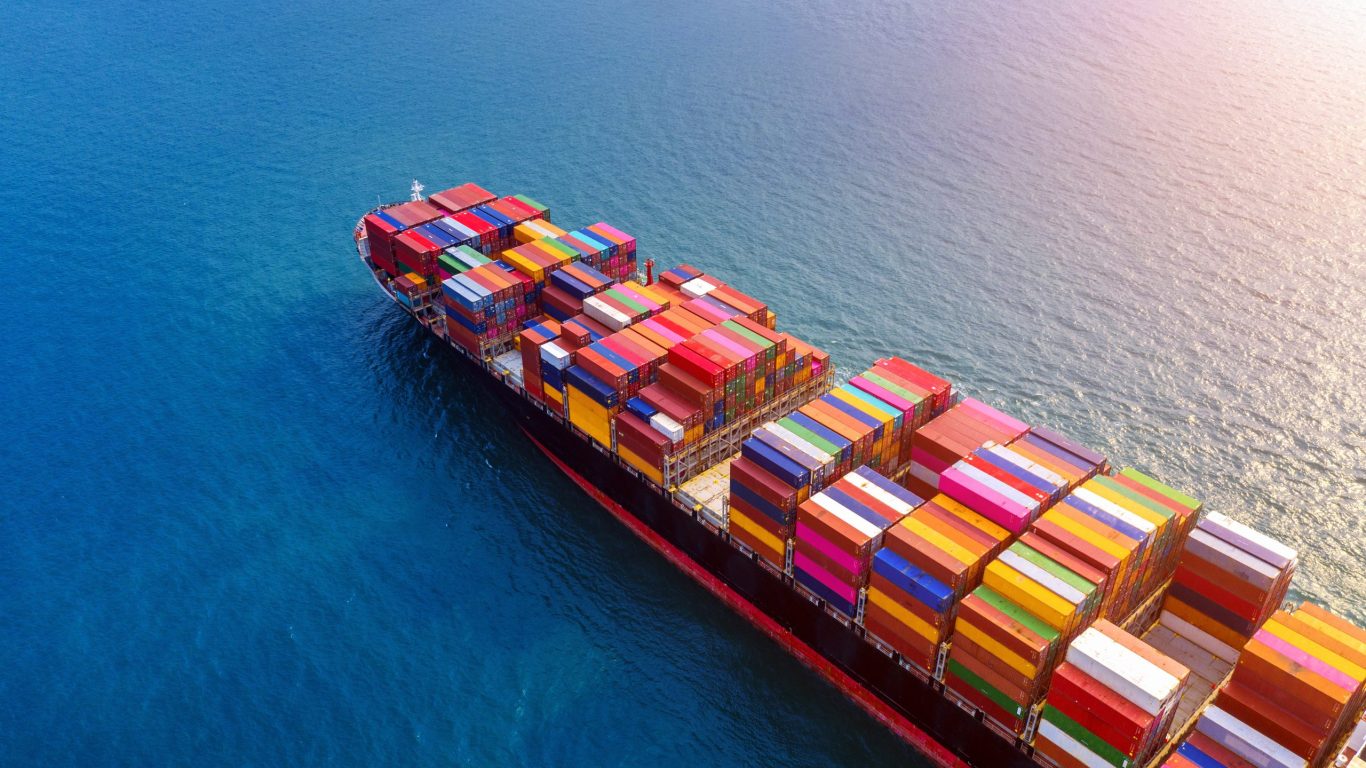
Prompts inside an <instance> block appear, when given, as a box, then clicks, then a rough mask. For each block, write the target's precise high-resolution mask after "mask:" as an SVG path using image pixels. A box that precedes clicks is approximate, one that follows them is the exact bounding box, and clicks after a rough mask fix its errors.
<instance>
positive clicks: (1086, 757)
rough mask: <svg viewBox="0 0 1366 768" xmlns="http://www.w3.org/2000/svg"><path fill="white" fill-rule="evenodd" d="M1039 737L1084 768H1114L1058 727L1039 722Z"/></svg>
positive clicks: (1044, 721) (1045, 721)
mask: <svg viewBox="0 0 1366 768" xmlns="http://www.w3.org/2000/svg"><path fill="white" fill-rule="evenodd" d="M1039 735H1040V736H1043V737H1044V738H1046V739H1048V740H1049V741H1051V742H1053V743H1054V744H1056V745H1058V746H1059V747H1062V749H1063V750H1064V751H1065V752H1067V754H1069V755H1071V756H1072V757H1075V758H1076V759H1077V760H1079V761H1080V762H1081V764H1082V765H1084V766H1086V768H1114V766H1112V765H1110V763H1109V761H1107V760H1105V759H1104V758H1102V757H1101V756H1100V755H1097V754H1096V753H1095V752H1092V751H1091V750H1089V749H1087V748H1086V745H1084V744H1082V743H1081V742H1080V741H1077V740H1076V739H1074V738H1072V737H1071V736H1069V735H1067V733H1066V732H1065V731H1063V730H1062V729H1061V728H1059V727H1058V726H1056V725H1054V724H1052V723H1050V722H1048V721H1047V720H1040V721H1039Z"/></svg>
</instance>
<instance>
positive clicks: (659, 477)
mask: <svg viewBox="0 0 1366 768" xmlns="http://www.w3.org/2000/svg"><path fill="white" fill-rule="evenodd" d="M617 455H618V456H620V457H621V460H622V461H624V462H626V463H627V464H630V465H631V466H633V467H635V468H636V469H638V470H640V472H641V474H643V475H645V476H646V477H648V478H650V479H651V480H653V481H655V483H656V484H657V485H663V484H664V473H663V472H661V471H660V470H659V467H656V466H652V465H651V464H650V462H648V461H646V460H645V459H642V458H640V457H639V456H637V455H635V454H634V453H632V452H631V450H630V449H629V448H625V447H623V446H620V445H618V446H617Z"/></svg>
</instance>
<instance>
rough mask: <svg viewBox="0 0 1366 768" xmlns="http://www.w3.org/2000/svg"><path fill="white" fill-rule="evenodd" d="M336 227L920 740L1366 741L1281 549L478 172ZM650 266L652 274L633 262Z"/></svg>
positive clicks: (1275, 746)
mask: <svg viewBox="0 0 1366 768" xmlns="http://www.w3.org/2000/svg"><path fill="white" fill-rule="evenodd" d="M422 192H423V189H422V188H421V185H419V184H417V183H416V182H414V186H413V194H412V196H411V199H410V200H408V201H401V202H396V203H392V204H387V205H382V206H379V207H378V208H376V209H374V210H372V211H370V212H368V213H366V214H365V215H363V216H362V217H361V219H360V220H359V221H358V222H357V225H356V227H355V230H354V233H353V235H354V240H355V244H356V249H357V253H358V254H359V256H360V259H361V261H362V262H363V263H364V265H365V266H366V268H367V269H369V270H370V271H371V273H372V275H373V276H374V279H375V281H376V283H378V285H379V286H380V288H381V289H383V291H384V292H385V294H386V295H387V296H389V297H390V298H391V299H393V300H394V302H395V303H396V304H397V305H398V306H399V307H401V308H402V310H403V311H404V312H407V313H408V314H409V315H411V316H412V318H413V320H414V321H416V322H417V323H419V324H420V325H421V326H422V327H423V328H425V329H427V330H428V331H430V332H431V333H432V334H433V335H434V336H435V337H436V338H437V339H439V340H440V341H441V342H443V343H444V344H445V345H447V346H449V347H450V349H451V350H452V351H453V354H454V355H455V356H456V357H457V358H458V359H459V360H461V361H463V363H462V365H461V368H462V374H461V375H466V376H469V377H470V379H471V380H472V381H479V382H482V385H483V386H486V387H487V388H488V389H489V390H490V391H491V392H493V393H495V394H496V396H497V397H498V398H499V399H500V402H501V403H502V404H503V405H504V406H505V411H506V413H507V418H510V419H513V420H515V422H516V424H517V426H518V427H519V428H520V429H521V430H522V431H523V432H524V433H525V434H526V435H527V437H528V438H530V440H531V441H532V442H533V443H534V444H535V446H536V447H537V448H539V449H540V450H541V451H542V452H543V453H544V454H545V455H546V456H547V457H548V458H549V460H550V462H551V463H553V464H554V465H555V466H556V467H558V468H559V469H560V470H561V471H562V472H563V473H564V474H565V475H566V476H568V477H569V478H570V479H571V480H572V481H573V482H574V483H575V484H577V485H578V486H579V487H580V488H581V489H583V491H584V492H586V493H587V494H588V495H589V496H591V497H592V498H593V499H594V500H596V501H597V502H598V503H599V504H600V505H601V506H602V507H603V508H605V509H606V510H607V511H608V512H610V513H611V514H612V515H613V516H615V517H616V518H617V519H618V520H620V521H621V522H622V523H623V524H624V525H626V526H627V527H628V528H629V529H630V530H631V531H633V532H634V533H635V534H636V535H638V536H639V537H640V538H641V539H642V540H643V541H645V542H646V543H648V544H649V545H650V546H651V547H653V548H654V549H655V550H656V551H658V552H659V553H660V554H661V555H663V556H664V557H665V558H667V559H668V560H669V561H670V562H672V563H673V564H674V565H676V566H677V567H678V568H680V569H681V570H683V571H684V572H686V573H687V574H688V575H690V576H691V577H692V578H694V579H695V580H696V581H697V582H698V583H699V584H701V585H702V586H703V587H705V588H706V589H708V590H709V591H711V592H712V593H713V594H714V595H716V596H717V597H718V598H720V599H721V600H723V601H724V602H725V603H726V604H728V605H729V606H730V607H731V608H733V609H734V610H736V611H737V612H738V613H740V614H741V615H743V616H744V617H745V618H747V619H748V620H749V621H750V622H752V623H753V624H754V625H755V626H756V627H757V628H758V629H759V630H761V631H762V632H764V633H765V634H766V635H768V636H769V637H770V638H772V639H773V640H775V641H776V642H777V643H779V644H780V645H781V646H783V647H784V648H786V649H787V650H788V651H789V652H791V653H792V654H794V655H795V656H796V657H797V658H798V659H799V660H801V661H802V662H803V663H805V664H806V665H807V666H809V667H810V668H811V669H813V670H815V671H816V672H817V673H819V674H820V675H822V676H823V677H825V678H826V679H827V680H828V681H829V682H830V683H832V684H833V685H834V686H836V687H837V688H838V689H839V690H840V691H841V692H843V693H844V694H845V695H847V696H848V697H849V698H850V699H852V700H853V701H855V702H856V703H857V704H859V705H860V706H861V707H862V708H863V709H865V710H866V711H867V712H868V713H869V714H871V715H872V716H873V717H875V718H877V719H878V720H879V721H881V722H882V723H884V724H885V725H886V726H888V727H889V728H891V729H892V730H893V731H895V732H896V733H897V734H898V735H899V736H901V737H902V738H904V739H905V740H907V741H908V742H910V743H911V744H912V745H913V746H914V747H916V748H917V749H918V750H919V751H920V752H922V753H923V754H924V755H925V756H926V757H927V758H928V759H929V760H930V761H931V762H932V763H934V764H936V765H940V766H974V767H976V768H1002V767H1010V766H1058V767H1061V768H1072V767H1073V766H1087V767H1092V768H1103V767H1104V766H1112V767H1113V768H1129V766H1173V767H1180V768H1191V767H1192V766H1198V767H1200V768H1209V767H1211V766H1227V767H1229V768H1244V767H1247V766H1257V768H1287V767H1289V766H1327V765H1349V764H1350V765H1362V763H1361V761H1360V758H1358V757H1357V753H1358V752H1359V751H1360V750H1361V748H1362V745H1363V743H1366V725H1363V724H1362V722H1361V720H1362V710H1363V706H1366V631H1363V630H1362V629H1360V628H1358V627H1356V626H1354V625H1353V624H1352V623H1351V622H1349V621H1347V620H1346V619H1344V618H1343V617H1341V616H1338V615H1335V614H1333V613H1332V612H1330V611H1328V610H1325V609H1324V608H1322V607H1320V606H1317V605H1314V604H1311V603H1302V604H1299V605H1294V604H1291V603H1288V602H1286V597H1287V592H1288V589H1289V586H1290V580H1291V577H1292V576H1293V574H1294V572H1295V568H1296V563H1297V553H1296V552H1295V551H1294V550H1293V549H1292V548H1291V547H1288V546H1286V545H1285V544H1284V543H1282V542H1279V541H1276V540H1275V539H1273V538H1271V537H1269V536H1267V535H1265V534H1264V533H1261V532H1259V531H1257V530H1255V529H1253V528H1252V527H1250V526H1248V525H1246V524H1244V523H1241V522H1239V521H1237V520H1235V519H1233V518H1231V517H1229V516H1227V515H1224V514H1221V513H1220V512H1218V511H1214V510H1206V509H1204V505H1203V504H1202V503H1201V502H1200V501H1198V500H1196V499H1195V498H1192V497H1191V496H1189V495H1187V494H1186V493H1183V492H1181V491H1179V490H1176V489H1174V488H1171V487H1169V486H1167V485H1165V484H1164V483H1162V482H1161V481H1160V480H1158V479H1157V478H1154V477H1151V476H1149V475H1147V474H1145V473H1143V472H1141V471H1139V470H1137V469H1134V468H1127V467H1118V466H1113V465H1112V464H1111V462H1110V461H1109V459H1108V458H1107V457H1106V456H1104V455H1102V454H1100V453H1098V452H1097V451H1094V450H1092V449H1090V448H1088V447H1087V446H1084V445H1081V444H1079V443H1078V442H1076V441H1074V440H1072V439H1070V438H1068V437H1067V436H1065V435H1063V434H1060V433H1059V432H1057V431H1055V430H1052V429H1049V428H1047V427H1046V426H1042V425H1030V424H1026V423H1024V422H1022V421H1020V420H1019V419H1016V418H1014V417H1012V416H1010V415H1009V414H1006V413H1004V412H1002V411H1000V410H998V409H996V408H994V407H992V406H990V405H988V404H987V403H985V402H982V401H980V400H977V399H974V398H972V397H966V396H964V395H963V393H962V392H961V391H960V390H959V389H958V388H956V387H955V386H954V385H953V384H952V383H951V382H949V381H947V380H945V379H943V378H941V377H939V376H937V375H935V374H934V373H932V372H930V371H927V370H925V369H923V368H921V367H919V366H917V365H915V364H914V363H913V362H911V361H908V360H905V359H902V358H900V357H895V356H889V357H886V358H882V359H880V360H878V361H877V362H876V363H874V364H873V365H872V366H870V367H869V368H867V369H866V370H862V371H851V372H847V373H844V374H841V375H839V376H837V375H836V372H835V366H834V363H833V361H831V359H830V357H829V356H828V355H827V354H825V353H824V352H822V351H821V350H820V349H818V348H816V347H814V346H812V345H810V344H808V343H806V342H804V341H802V340H801V339H799V338H797V337H795V336H793V335H792V334H790V333H785V332H782V331H780V330H778V325H777V322H776V320H777V318H776V315H775V313H774V311H773V309H772V308H771V307H769V306H768V305H767V304H765V303H764V302H763V301H762V300H760V299H759V298H756V297H755V296H753V295H752V294H751V293H749V292H747V291H746V290H744V289H743V288H744V287H743V286H735V285H731V284H728V283H727V282H726V281H725V280H724V279H722V278H721V277H719V276H716V275H711V274H708V273H705V272H703V271H701V270H699V269H697V268H695V267H693V266H690V265H686V264H685V265H680V266H676V267H672V268H670V269H667V270H662V271H660V272H659V273H658V275H656V273H655V268H654V263H653V261H651V260H648V259H646V260H643V261H642V260H641V259H639V258H638V256H637V247H636V240H635V238H633V237H632V236H630V235H628V234H627V233H626V232H624V231H623V230H621V229H618V228H616V227H614V226H612V225H610V224H608V223H605V222H599V223H596V224H590V225H587V226H582V227H579V228H577V229H566V228H564V227H562V226H561V225H560V224H559V223H552V221H551V215H550V211H549V209H548V208H547V207H546V206H544V205H542V204H541V203H540V202H538V201H536V200H534V199H532V198H530V197H527V196H525V195H512V196H503V197H499V196H497V195H494V194H492V193H490V192H488V191H487V190H485V189H483V188H482V187H479V186H477V185H475V184H464V185H462V186H457V187H453V188H450V189H447V190H443V191H441V192H437V193H435V194H431V195H429V196H425V197H424V196H423V195H422V194H421V193H422ZM641 267H643V270H642V269H639V268H641Z"/></svg>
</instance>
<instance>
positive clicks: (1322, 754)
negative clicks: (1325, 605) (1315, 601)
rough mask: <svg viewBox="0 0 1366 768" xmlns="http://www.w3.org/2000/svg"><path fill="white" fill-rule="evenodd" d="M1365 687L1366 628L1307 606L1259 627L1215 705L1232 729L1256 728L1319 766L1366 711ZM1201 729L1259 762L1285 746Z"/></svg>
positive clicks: (1311, 763)
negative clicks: (1222, 736) (1241, 743)
mask: <svg viewBox="0 0 1366 768" xmlns="http://www.w3.org/2000/svg"><path fill="white" fill-rule="evenodd" d="M1364 687H1366V631H1363V630H1361V629H1360V628H1358V627H1355V626H1353V625H1352V624H1351V623H1350V622H1348V621H1347V620H1345V619H1343V618H1341V617H1338V616H1334V615H1333V614H1331V613H1328V612H1327V611H1324V610H1322V609H1320V608H1318V607H1316V606H1312V605H1309V604H1305V605H1303V606H1301V608H1300V609H1299V610H1298V611H1295V612H1294V613H1289V612H1286V611H1278V612H1276V613H1275V614H1273V615H1272V616H1271V617H1270V618H1269V619H1268V620H1267V621H1266V622H1265V624H1264V625H1263V626H1262V627H1261V629H1259V630H1257V632H1256V634H1254V635H1253V637H1252V638H1251V639H1250V640H1249V641H1248V642H1247V644H1246V645H1245V646H1244V647H1243V652H1242V655H1241V656H1239V658H1238V664H1237V666H1235V667H1234V668H1233V676H1232V677H1231V678H1230V680H1229V682H1228V684H1227V685H1225V686H1224V688H1223V690H1222V691H1220V693H1219V695H1218V696H1217V697H1216V698H1215V700H1214V705H1215V707H1217V708H1218V709H1219V710H1220V711H1221V712H1222V714H1223V715H1226V716H1227V717H1228V718H1229V721H1225V722H1224V723H1223V725H1224V726H1226V727H1227V730H1229V731H1232V732H1235V733H1237V732H1239V731H1240V730H1251V731H1254V732H1255V733H1256V734H1258V735H1259V736H1261V737H1263V738H1264V739H1265V740H1269V741H1270V742H1273V743H1274V744H1275V745H1276V746H1277V747H1279V748H1280V750H1284V751H1286V752H1289V753H1290V754H1292V755H1294V756H1295V757H1297V758H1299V759H1301V760H1304V761H1308V762H1309V764H1310V765H1319V764H1321V761H1322V760H1323V759H1324V758H1326V757H1328V756H1331V755H1334V754H1336V750H1337V748H1338V746H1339V745H1340V742H1341V739H1342V737H1343V736H1345V735H1346V734H1347V731H1348V730H1349V729H1350V728H1351V727H1352V724H1353V723H1354V722H1355V720H1356V718H1357V717H1358V716H1360V714H1361V707H1362V704H1363V688H1364ZM1212 711H1213V710H1212V709H1211V712H1212ZM1234 720H1236V721H1237V723H1239V724H1241V726H1242V729H1240V728H1238V727H1237V726H1235V725H1234V724H1233V722H1231V721H1234ZM1197 730H1200V731H1201V732H1203V733H1205V734H1206V735H1208V736H1210V737H1211V738H1213V739H1214V740H1215V741H1218V742H1219V743H1221V744H1222V745H1224V746H1226V747H1228V748H1230V749H1232V750H1233V751H1234V752H1237V753H1238V754H1239V755H1240V756H1242V757H1243V758H1245V759H1247V760H1249V761H1251V762H1254V763H1258V760H1259V759H1261V758H1262V757H1263V756H1265V755H1276V754H1279V752H1280V750H1276V749H1267V750H1263V749H1260V748H1258V749H1252V750H1245V749H1244V748H1243V747H1241V746H1239V745H1237V744H1236V743H1235V742H1234V741H1232V740H1231V739H1220V738H1219V737H1218V734H1217V733H1214V732H1211V731H1212V730H1215V729H1199V728H1197ZM1244 741H1247V742H1252V743H1257V742H1259V741H1260V740H1259V739H1254V738H1246V737H1245V738H1244ZM1281 757H1284V755H1281ZM1259 764H1260V763H1259ZM1274 764H1279V763H1274ZM1297 764H1298V763H1297Z"/></svg>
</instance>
